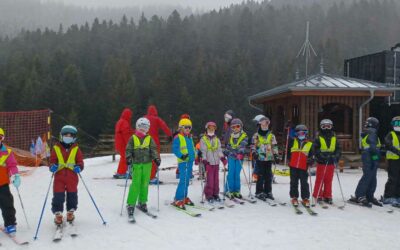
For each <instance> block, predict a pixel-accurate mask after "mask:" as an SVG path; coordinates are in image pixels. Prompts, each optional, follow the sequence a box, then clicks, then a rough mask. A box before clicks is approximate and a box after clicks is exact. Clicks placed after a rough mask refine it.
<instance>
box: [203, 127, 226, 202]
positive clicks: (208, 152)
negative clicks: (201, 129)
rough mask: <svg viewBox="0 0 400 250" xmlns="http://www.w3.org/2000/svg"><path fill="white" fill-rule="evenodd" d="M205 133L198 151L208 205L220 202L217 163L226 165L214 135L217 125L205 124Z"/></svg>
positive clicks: (219, 142)
mask: <svg viewBox="0 0 400 250" xmlns="http://www.w3.org/2000/svg"><path fill="white" fill-rule="evenodd" d="M205 128H206V133H205V134H204V135H203V136H202V137H201V140H200V150H201V154H202V157H203V158H202V162H203V164H204V166H205V172H206V176H207V178H206V179H207V183H206V186H205V188H204V195H205V196H206V200H207V201H208V202H210V203H213V202H214V201H216V202H220V201H221V200H220V197H219V162H220V161H221V162H222V163H223V164H224V166H225V165H226V164H227V161H226V159H225V156H224V154H223V153H222V149H221V141H220V140H219V139H218V137H217V136H216V135H215V130H216V129H217V124H215V122H207V124H206V126H205Z"/></svg>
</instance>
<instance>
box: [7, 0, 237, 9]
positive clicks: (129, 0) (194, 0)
mask: <svg viewBox="0 0 400 250" xmlns="http://www.w3.org/2000/svg"><path fill="white" fill-rule="evenodd" d="M0 1H1V0H0ZM41 1H42V2H54V1H56V2H64V3H65V4H74V5H79V6H89V7H104V6H110V7H126V6H144V5H160V4H162V5H181V6H182V7H192V8H194V9H195V8H198V9H212V8H219V7H225V6H229V5H230V4H232V3H241V2H242V1H243V0H41Z"/></svg>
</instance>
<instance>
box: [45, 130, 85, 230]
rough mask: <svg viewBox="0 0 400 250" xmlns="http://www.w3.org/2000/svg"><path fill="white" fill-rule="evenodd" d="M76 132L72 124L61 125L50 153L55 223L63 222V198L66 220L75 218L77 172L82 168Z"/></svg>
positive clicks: (81, 157) (52, 208)
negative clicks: (57, 138)
mask: <svg viewBox="0 0 400 250" xmlns="http://www.w3.org/2000/svg"><path fill="white" fill-rule="evenodd" d="M77 133H78V130H77V129H76V128H75V127H74V126H71V125H65V126H64V127H62V128H61V131H60V141H59V142H57V143H56V145H54V147H53V149H52V151H51V154H50V172H52V173H53V175H54V182H53V200H52V203H51V205H52V207H51V211H52V212H53V214H54V215H55V218H54V223H55V224H56V225H61V224H62V223H63V211H64V202H65V200H66V201H67V222H72V221H73V220H74V219H75V215H74V212H75V211H76V209H77V208H78V181H79V179H78V174H79V173H80V172H81V171H82V170H83V167H84V164H83V156H82V152H81V150H80V149H79V147H78V144H77V143H76V136H77ZM65 193H66V197H65ZM65 198H66V199H65Z"/></svg>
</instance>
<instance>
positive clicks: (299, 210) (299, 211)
mask: <svg viewBox="0 0 400 250" xmlns="http://www.w3.org/2000/svg"><path fill="white" fill-rule="evenodd" d="M302 205H303V207H304V208H305V210H306V211H307V213H308V214H309V215H311V216H317V215H318V213H317V212H315V211H314V210H313V209H312V208H311V207H309V206H305V205H304V204H303V203H302ZM292 206H293V209H294V211H295V213H296V214H298V215H300V214H303V211H301V209H300V208H299V205H293V204H292Z"/></svg>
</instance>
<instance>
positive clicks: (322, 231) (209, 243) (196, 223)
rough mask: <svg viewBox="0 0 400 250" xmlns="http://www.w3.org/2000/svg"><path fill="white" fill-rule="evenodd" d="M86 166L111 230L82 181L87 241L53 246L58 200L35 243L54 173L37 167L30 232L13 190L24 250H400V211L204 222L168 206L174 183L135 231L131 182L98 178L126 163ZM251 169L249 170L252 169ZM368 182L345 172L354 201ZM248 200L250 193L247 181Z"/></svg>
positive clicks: (266, 211)
mask: <svg viewBox="0 0 400 250" xmlns="http://www.w3.org/2000/svg"><path fill="white" fill-rule="evenodd" d="M117 160H118V158H117ZM162 160H163V162H162V165H161V168H164V167H168V166H173V165H176V160H175V159H174V158H173V157H172V156H171V155H163V157H162ZM85 164H86V167H85V170H84V171H83V172H82V177H83V178H84V180H85V182H86V184H87V186H88V187H89V189H90V192H91V193H92V195H93V197H94V198H95V201H96V203H97V205H98V207H99V208H100V210H101V213H102V215H103V217H104V218H105V220H106V221H107V225H106V226H103V225H102V222H101V220H100V217H99V215H98V214H97V212H96V210H95V208H94V206H93V204H92V202H91V200H90V197H89V196H88V194H87V192H86V190H85V188H84V186H83V185H82V183H81V182H80V184H79V208H78V211H77V212H76V225H77V227H78V231H79V234H80V235H79V236H78V237H77V238H74V239H73V238H70V237H69V236H68V237H67V236H64V238H63V240H62V241H61V242H59V243H53V242H52V236H53V231H54V223H53V215H52V214H51V211H50V204H51V193H50V196H49V200H48V202H47V207H46V210H45V214H44V218H43V221H42V226H41V228H40V232H39V239H38V240H36V241H33V240H32V239H33V236H34V233H35V230H36V226H37V223H38V220H39V215H40V212H41V209H42V205H43V201H44V198H45V193H46V190H47V187H48V185H49V183H50V176H51V175H50V172H49V171H48V169H47V168H46V167H41V168H37V169H35V170H33V171H31V172H30V174H28V175H26V176H24V177H23V179H22V185H21V187H20V192H21V196H22V199H23V202H24V205H25V209H26V212H27V216H28V220H29V223H30V229H28V228H27V225H26V223H25V220H24V217H23V213H22V210H21V206H20V203H19V200H18V197H17V195H16V192H15V189H14V188H12V191H13V193H14V198H15V206H16V209H17V219H18V223H19V224H18V236H19V237H20V238H23V239H29V240H30V245H28V246H25V247H23V248H24V249H41V250H46V249H57V250H61V249H68V250H71V249H85V250H89V249H96V250H100V249H174V250H176V249H363V250H365V249H399V243H398V239H399V238H400V230H399V222H400V209H399V210H395V211H394V213H392V214H389V213H386V212H385V211H384V210H382V209H381V210H379V209H378V208H373V209H368V208H363V207H358V206H354V205H347V206H346V208H345V209H344V210H339V209H337V208H329V209H327V210H323V209H322V208H315V211H317V212H318V216H316V217H312V216H310V215H308V214H307V213H304V214H302V215H296V214H295V213H294V212H293V209H292V207H291V206H289V205H287V206H285V207H282V206H278V207H270V206H268V205H267V204H266V203H262V202H257V203H256V204H250V203H246V204H244V205H235V207H234V208H225V209H222V210H218V211H211V212H209V211H201V212H202V216H201V217H199V218H193V217H190V216H188V215H186V214H184V213H182V212H179V211H176V210H175V209H174V208H172V207H170V206H167V205H165V201H166V200H171V199H172V198H173V196H174V193H175V188H176V185H175V184H171V183H170V184H165V185H162V186H160V212H159V213H157V211H156V210H157V187H156V186H150V190H149V203H148V205H149V207H150V210H151V211H152V212H154V213H157V214H158V218H157V219H156V220H154V219H151V218H150V217H147V216H146V215H144V214H142V213H141V212H140V211H137V212H135V213H136V220H137V223H136V224H129V223H128V222H127V218H126V213H125V210H124V215H123V216H122V217H121V216H120V209H121V204H122V195H123V190H124V188H123V184H124V180H113V179H102V180H99V179H94V178H95V177H111V176H112V174H113V173H114V171H115V170H116V166H117V164H118V162H112V160H111V157H110V156H109V157H100V158H93V159H87V160H85ZM245 166H246V170H247V163H245ZM21 169H22V170H23V169H24V168H22V167H21ZM360 176H361V171H360V170H345V172H344V173H343V174H341V181H342V185H343V188H344V193H345V196H346V198H347V197H349V195H350V194H352V193H353V192H354V189H355V187H356V185H357V182H358V180H359V178H360ZM160 177H161V180H163V181H167V182H175V181H176V179H175V170H169V171H161V172H160ZM386 178H387V174H386V172H384V171H379V173H378V189H377V192H376V196H377V197H378V196H380V195H381V194H382V192H383V189H384V184H385V182H386ZM277 181H278V183H279V184H274V185H273V193H274V195H275V197H276V198H278V199H279V200H280V201H286V202H289V195H288V193H289V177H280V176H279V177H277ZM313 181H314V177H313ZM221 183H222V173H221ZM121 184H122V185H121ZM221 186H222V184H221ZM253 190H254V186H253ZM242 193H243V194H246V195H247V194H248V188H247V186H246V185H245V179H244V178H243V176H242ZM189 196H190V197H191V198H192V199H193V200H194V201H195V202H198V201H199V200H200V199H201V187H200V182H199V181H197V180H195V181H194V183H193V184H192V185H191V186H190V188H189ZM341 200H342V199H341V195H340V190H339V187H338V183H337V179H336V177H335V179H334V201H335V202H336V204H339V203H341ZM303 211H305V210H304V209H303ZM0 242H1V243H2V244H3V245H2V247H0V248H2V249H22V247H18V246H16V245H15V244H14V243H13V242H12V241H11V240H9V239H7V238H6V237H5V236H4V235H0Z"/></svg>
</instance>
